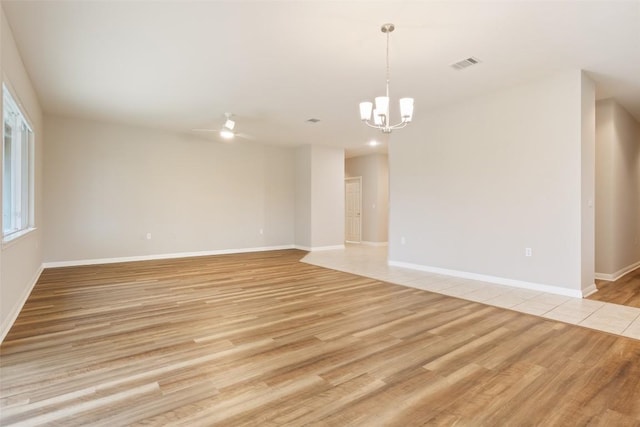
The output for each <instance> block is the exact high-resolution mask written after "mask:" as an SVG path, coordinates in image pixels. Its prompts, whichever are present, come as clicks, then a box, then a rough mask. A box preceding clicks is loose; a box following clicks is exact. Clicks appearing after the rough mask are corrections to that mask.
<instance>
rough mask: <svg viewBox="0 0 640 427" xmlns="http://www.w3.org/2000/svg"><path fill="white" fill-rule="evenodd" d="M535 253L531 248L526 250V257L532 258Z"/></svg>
mask: <svg viewBox="0 0 640 427" xmlns="http://www.w3.org/2000/svg"><path fill="white" fill-rule="evenodd" d="M532 255H533V252H532V251H531V248H524V256H532Z"/></svg>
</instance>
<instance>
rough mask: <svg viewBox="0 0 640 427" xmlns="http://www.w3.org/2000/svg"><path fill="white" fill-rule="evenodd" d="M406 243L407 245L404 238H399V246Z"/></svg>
mask: <svg viewBox="0 0 640 427" xmlns="http://www.w3.org/2000/svg"><path fill="white" fill-rule="evenodd" d="M406 243H407V239H405V238H404V236H402V237H401V238H400V244H401V245H404V244H406Z"/></svg>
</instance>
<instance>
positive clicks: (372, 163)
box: [345, 154, 389, 243]
mask: <svg viewBox="0 0 640 427" xmlns="http://www.w3.org/2000/svg"><path fill="white" fill-rule="evenodd" d="M345 176H346V177H359V176H360V177H362V215H361V218H362V241H363V242H372V243H382V242H386V241H387V236H388V229H389V160H388V158H387V156H386V155H385V154H369V155H366V156H358V157H351V158H348V159H346V160H345Z"/></svg>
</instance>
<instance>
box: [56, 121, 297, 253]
mask: <svg viewBox="0 0 640 427" xmlns="http://www.w3.org/2000/svg"><path fill="white" fill-rule="evenodd" d="M46 132H47V134H48V139H47V144H48V145H47V150H46V164H45V194H46V196H45V197H46V199H45V201H46V204H47V213H46V221H47V224H48V227H47V230H46V239H45V241H46V246H45V259H46V261H48V262H60V261H77V260H85V259H104V258H118V257H136V256H147V255H160V254H178V253H185V252H186V253H190V252H208V251H216V250H230V249H250V248H264V247H272V246H282V245H293V241H294V228H293V222H294V157H293V154H294V152H293V150H291V149H288V148H281V147H272V146H265V145H260V144H253V143H250V142H247V141H244V140H238V141H234V142H233V143H231V144H222V143H219V142H215V141H212V140H205V139H198V138H196V137H193V136H190V135H180V134H174V133H169V132H163V131H156V130H148V129H142V128H135V127H128V126H123V125H113V124H103V123H98V122H92V121H87V120H76V119H67V118H60V117H49V116H47V118H46ZM261 231H262V234H261ZM147 233H151V239H150V240H148V239H147V238H146V236H147Z"/></svg>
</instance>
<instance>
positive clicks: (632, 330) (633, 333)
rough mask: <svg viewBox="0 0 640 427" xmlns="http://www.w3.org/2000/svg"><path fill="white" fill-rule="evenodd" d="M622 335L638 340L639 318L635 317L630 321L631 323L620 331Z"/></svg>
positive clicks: (639, 333) (639, 332) (639, 330)
mask: <svg viewBox="0 0 640 427" xmlns="http://www.w3.org/2000/svg"><path fill="white" fill-rule="evenodd" d="M622 335H624V336H625V337H630V338H635V339H637V340H640V319H636V320H634V321H633V322H631V324H630V325H629V326H627V328H626V329H625V330H624V331H622Z"/></svg>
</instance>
